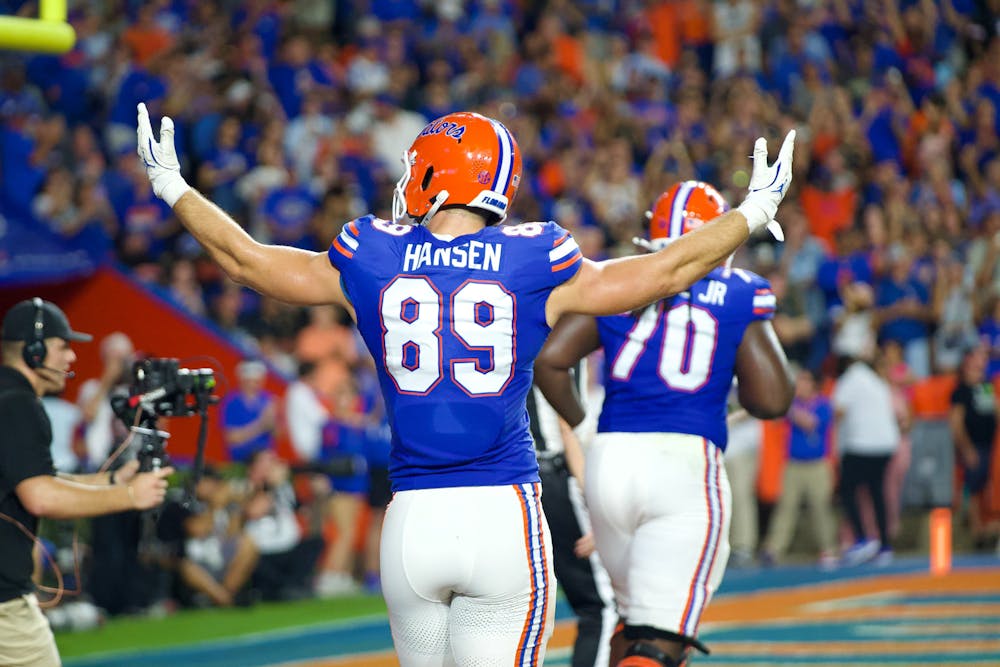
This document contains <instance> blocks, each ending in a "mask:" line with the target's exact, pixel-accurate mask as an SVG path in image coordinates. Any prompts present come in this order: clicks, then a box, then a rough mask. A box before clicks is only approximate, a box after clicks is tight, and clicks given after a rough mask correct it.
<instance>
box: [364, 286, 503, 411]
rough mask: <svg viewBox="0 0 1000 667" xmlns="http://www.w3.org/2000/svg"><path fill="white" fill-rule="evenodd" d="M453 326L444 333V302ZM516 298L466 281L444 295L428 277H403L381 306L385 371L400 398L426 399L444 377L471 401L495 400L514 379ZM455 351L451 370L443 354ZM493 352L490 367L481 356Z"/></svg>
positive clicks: (384, 292)
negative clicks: (419, 396)
mask: <svg viewBox="0 0 1000 667" xmlns="http://www.w3.org/2000/svg"><path fill="white" fill-rule="evenodd" d="M445 298H448V299H449V300H450V304H449V305H450V308H451V318H450V320H451V324H450V326H449V329H450V330H449V331H447V332H445V331H444V324H443V317H442V314H443V308H444V299H445ZM514 305H515V300H514V295H513V294H511V293H510V292H508V291H507V290H506V289H505V288H504V287H503V285H501V284H500V283H498V282H496V281H492V280H467V281H465V282H464V283H462V284H461V285H460V286H459V287H458V288H457V289H456V290H455V291H454V292H452V293H451V294H450V295H447V297H446V296H445V295H443V294H442V293H441V292H440V291H438V289H437V287H435V286H434V284H433V283H432V282H431V281H430V280H428V279H427V278H425V277H423V276H399V277H397V278H396V279H395V280H393V281H392V282H391V283H389V284H388V285H387V286H386V287H385V289H383V290H382V295H381V299H380V303H379V314H380V318H381V321H382V349H383V351H384V355H385V356H384V359H385V368H386V371H387V372H388V373H389V375H390V377H392V380H393V382H395V384H396V388H397V389H398V390H399V392H400V393H401V394H427V393H429V392H430V391H431V390H432V389H434V387H436V386H437V384H438V383H439V382H440V381H441V379H442V378H443V377H444V375H445V372H447V373H449V374H450V375H451V378H452V380H453V381H454V383H455V385H456V386H458V387H459V388H460V389H462V391H464V392H465V393H466V394H468V395H469V396H496V395H498V394H500V393H501V392H502V391H503V389H504V387H506V386H507V383H508V382H510V379H511V377H513V375H514V357H515V352H514V336H515V331H514ZM446 345H447V349H449V350H454V351H456V352H457V354H455V353H453V355H451V356H452V358H451V359H450V361H449V368H448V369H447V371H446V370H445V368H444V363H443V359H444V357H445V354H444V352H443V350H444V349H445V346H446ZM463 350H467V351H468V352H470V353H472V352H480V353H483V352H488V353H489V363H488V364H483V363H482V362H481V361H480V359H481V356H482V355H481V354H480V355H478V356H477V355H472V354H470V355H469V356H468V357H464V356H462V351H463Z"/></svg>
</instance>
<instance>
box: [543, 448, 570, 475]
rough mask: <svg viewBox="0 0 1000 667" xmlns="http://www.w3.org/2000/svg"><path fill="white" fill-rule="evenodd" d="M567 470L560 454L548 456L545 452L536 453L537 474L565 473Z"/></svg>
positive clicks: (564, 460) (563, 457)
mask: <svg viewBox="0 0 1000 667" xmlns="http://www.w3.org/2000/svg"><path fill="white" fill-rule="evenodd" d="M568 470H569V468H567V467H566V457H565V456H564V455H563V453H562V452H558V453H555V454H549V453H547V452H538V472H539V474H543V475H545V474H556V473H563V472H567V471H568Z"/></svg>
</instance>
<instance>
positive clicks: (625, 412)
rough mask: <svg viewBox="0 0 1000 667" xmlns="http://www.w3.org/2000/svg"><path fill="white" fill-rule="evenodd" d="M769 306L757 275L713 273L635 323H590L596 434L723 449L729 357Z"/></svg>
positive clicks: (624, 319) (620, 319) (627, 319)
mask: <svg viewBox="0 0 1000 667" xmlns="http://www.w3.org/2000/svg"><path fill="white" fill-rule="evenodd" d="M776 303H777V302H776V299H775V296H774V294H773V293H772V292H771V286H770V284H769V283H768V282H767V281H766V280H764V279H763V278H761V277H760V276H758V275H756V274H754V273H751V272H749V271H743V270H742V269H733V270H731V271H729V270H726V269H716V270H714V271H712V272H711V273H709V274H708V275H707V276H706V277H705V278H703V279H702V280H700V281H698V282H697V283H695V284H694V285H693V286H692V287H691V289H690V291H688V292H684V293H682V294H678V295H676V296H674V297H672V298H671V299H667V300H664V301H661V302H659V303H657V304H654V305H652V306H649V307H648V308H646V309H645V310H644V311H642V313H641V314H640V315H639V316H638V317H635V316H633V315H612V316H610V317H599V318H597V328H598V332H599V334H600V339H601V344H602V346H603V347H604V387H605V395H604V406H603V408H602V409H601V417H600V419H599V421H598V426H597V430H598V431H600V432H617V431H626V432H632V433H687V434H691V435H700V436H703V437H705V438H708V439H709V440H711V441H712V442H713V443H715V444H716V445H717V446H719V447H721V448H723V449H724V448H725V446H726V440H727V431H726V399H727V396H728V394H729V389H730V387H731V385H732V381H733V372H734V367H735V365H736V350H737V348H739V345H740V342H741V341H742V340H743V332H744V331H746V328H747V326H748V325H749V324H750V323H751V322H753V321H754V320H761V319H770V318H772V317H773V316H774V308H775V305H776Z"/></svg>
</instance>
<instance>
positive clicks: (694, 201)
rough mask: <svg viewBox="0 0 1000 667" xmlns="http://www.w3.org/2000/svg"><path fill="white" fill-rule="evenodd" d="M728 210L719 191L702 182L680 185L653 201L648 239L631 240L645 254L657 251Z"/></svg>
mask: <svg viewBox="0 0 1000 667" xmlns="http://www.w3.org/2000/svg"><path fill="white" fill-rule="evenodd" d="M728 210H729V204H727V203H726V200H725V198H724V197H723V196H722V195H721V194H719V191H718V190H716V189H715V188H714V187H712V186H711V185H709V184H708V183H705V182H703V181H681V182H680V183H675V184H674V185H673V186H672V187H671V188H670V189H669V190H667V191H666V192H664V193H663V194H662V195H660V196H659V197H657V199H656V201H655V202H654V203H653V210H652V211H647V212H646V217H647V218H648V219H649V239H648V240H647V239H638V238H637V239H635V243H636V244H637V245H640V246H642V247H643V248H646V249H647V250H659V249H660V248H663V247H664V246H666V245H667V244H669V243H670V242H671V241H673V240H674V239H677V238H680V236H681V235H682V234H687V233H688V232H690V231H691V230H692V229H697V228H698V227H701V226H702V225H704V224H705V223H706V222H708V221H710V220H712V219H713V218H717V217H718V216H720V215H722V214H723V213H725V212H726V211H728Z"/></svg>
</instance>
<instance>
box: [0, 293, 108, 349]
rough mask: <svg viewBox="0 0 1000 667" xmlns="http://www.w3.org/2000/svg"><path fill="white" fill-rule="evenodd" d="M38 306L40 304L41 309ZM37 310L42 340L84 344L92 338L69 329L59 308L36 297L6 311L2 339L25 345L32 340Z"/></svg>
mask: <svg viewBox="0 0 1000 667" xmlns="http://www.w3.org/2000/svg"><path fill="white" fill-rule="evenodd" d="M36 302H37V303H36ZM38 304H41V307H39V305H38ZM39 310H41V314H42V332H41V336H39V338H42V339H43V340H44V339H45V338H62V339H63V340H76V341H80V342H84V343H85V342H87V341H89V340H91V339H92V338H93V337H92V336H91V335H90V334H85V333H80V332H78V331H73V330H72V329H70V327H69V320H68V319H66V313H64V312H63V311H62V310H61V309H60V308H59V306H57V305H56V304H54V303H52V302H51V301H43V300H42V299H39V298H37V297H36V298H34V299H25V300H24V301H21V302H20V303H18V304H17V305H15V306H14V307H13V308H11V309H10V310H8V311H7V314H6V315H4V317H3V339H4V340H23V341H24V342H26V343H30V342H31V341H32V340H34V339H35V320H36V319H37V318H38V311H39Z"/></svg>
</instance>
